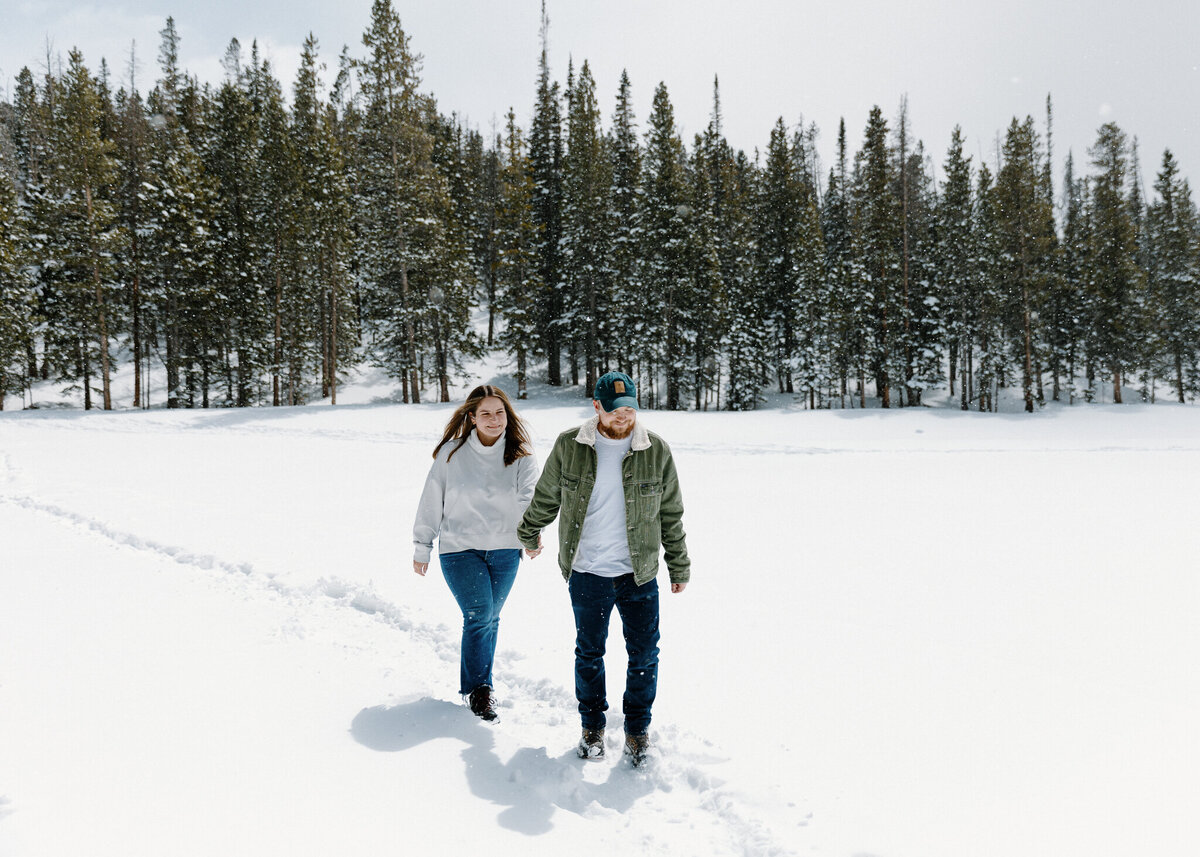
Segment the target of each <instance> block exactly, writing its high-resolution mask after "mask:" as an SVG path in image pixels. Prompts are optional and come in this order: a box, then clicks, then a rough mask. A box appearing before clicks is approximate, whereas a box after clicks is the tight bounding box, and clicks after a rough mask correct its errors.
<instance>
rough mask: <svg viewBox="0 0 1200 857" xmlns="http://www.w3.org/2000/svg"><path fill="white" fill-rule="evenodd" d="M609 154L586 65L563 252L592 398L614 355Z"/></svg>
mask: <svg viewBox="0 0 1200 857" xmlns="http://www.w3.org/2000/svg"><path fill="white" fill-rule="evenodd" d="M611 184H612V175H611V172H610V162H609V155H608V152H607V151H606V146H605V138H604V133H603V130H602V129H601V127H600V109H599V106H598V105H597V103H596V83H595V80H594V79H593V78H592V73H591V70H590V69H589V68H588V64H587V62H586V61H585V62H584V64H583V67H582V68H581V69H580V71H579V78H578V80H576V81H574V85H573V86H572V87H571V92H570V100H569V103H568V113H567V148H566V152H565V155H564V159H563V211H562V238H561V239H560V243H559V247H560V252H561V264H562V277H563V284H564V288H565V291H564V294H563V298H564V299H563V305H564V318H563V323H564V327H565V329H566V331H568V335H569V336H570V337H571V338H572V339H573V340H574V341H575V342H577V343H578V344H579V345H580V346H581V350H582V352H583V363H584V368H585V380H584V395H585V396H588V397H590V396H591V394H592V390H593V388H594V387H595V386H596V379H597V378H598V377H599V376H600V375H601V374H602V372H604V371H605V370H606V369H607V368H608V367H607V360H606V356H607V355H608V354H611V347H610V345H609V342H608V331H609V329H610V328H611V327H612V324H611V321H612V316H611V313H612V309H611V307H612V294H611V288H610V286H611V283H612V279H613V278H612V271H611V269H610V267H609V259H610V255H611V249H610V244H609V239H610V230H611V226H610V219H609V191H610V187H611Z"/></svg>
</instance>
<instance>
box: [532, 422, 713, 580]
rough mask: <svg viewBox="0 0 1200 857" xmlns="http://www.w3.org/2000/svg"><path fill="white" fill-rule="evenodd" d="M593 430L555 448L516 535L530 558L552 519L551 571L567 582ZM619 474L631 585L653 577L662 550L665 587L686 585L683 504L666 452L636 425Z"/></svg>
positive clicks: (587, 484) (591, 475)
mask: <svg viewBox="0 0 1200 857" xmlns="http://www.w3.org/2000/svg"><path fill="white" fill-rule="evenodd" d="M597 422H598V418H596V417H592V418H591V419H590V420H588V421H587V422H586V423H584V424H583V425H582V426H580V427H579V428H574V429H570V430H568V431H565V432H563V433H562V434H560V435H559V436H558V439H557V440H555V441H554V449H553V450H551V452H550V458H549V459H548V460H547V461H546V466H545V468H543V470H542V476H541V478H540V479H538V483H537V487H536V488H535V489H534V491H533V501H532V502H530V504H529V508H528V509H526V510H525V516H524V517H523V518H522V519H521V523H520V525H519V526H518V527H517V539H518V540H519V541H520V542H521V544H523V545H524V546H525V547H527V548H529V549H530V550H535V549H536V548H537V546H538V535H539V534H540V533H541V532H542V530H543V529H545V528H546V527H548V526H549V525H550V522H551V521H553V520H554V518H555V517H556V516H557V517H558V566H559V568H561V569H562V573H563V577H566V578H569V577H570V576H571V565H572V563H573V562H574V561H575V552H576V550H578V548H579V536H580V534H581V533H582V532H583V519H584V517H585V516H586V515H587V510H588V503H589V502H590V501H591V498H592V489H593V488H594V487H595V485H596V424H597ZM621 474H622V480H621V481H622V482H623V483H624V488H625V519H626V521H625V522H626V530H627V532H628V533H629V558H630V559H631V560H633V579H634V580H635V581H636V582H637V584H638V586H641V585H642V584H644V583H646V582H647V581H649V580H652V579H653V578H654V576H655V575H656V574H658V551H659V548H660V547H661V548H662V550H663V558H664V559H665V560H666V562H667V572H668V574H669V575H670V577H671V582H672V583H687V582H688V580H689V579H690V577H691V561H690V560H689V559H688V553H687V544H686V543H685V542H684V532H683V496H682V495H681V494H680V492H679V477H678V475H677V474H676V472H675V461H674V459H672V458H671V449H670V447H668V446H667V444H666V442H665V441H664V440H663V439H662V438H661V437H659V436H658V435H656V434H652V433H651V432H648V431H646V429H645V428H643V427H642V424H641V423H640V422H638V423H635V425H634V429H633V438H632V442H631V444H630V450H629V452H627V453H626V454H625V458H624V460H623V461H622V462H621Z"/></svg>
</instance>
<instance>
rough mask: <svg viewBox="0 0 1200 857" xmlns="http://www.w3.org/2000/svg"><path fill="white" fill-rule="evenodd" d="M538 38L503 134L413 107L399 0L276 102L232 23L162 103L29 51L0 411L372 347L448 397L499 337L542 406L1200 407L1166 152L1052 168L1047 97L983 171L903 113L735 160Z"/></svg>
mask: <svg viewBox="0 0 1200 857" xmlns="http://www.w3.org/2000/svg"><path fill="white" fill-rule="evenodd" d="M547 26H548V21H547V19H546V17H545V14H544V12H543V20H542V27H543V33H542V46H543V47H542V50H541V54H540V57H531V58H530V59H531V63H530V83H531V86H530V96H531V106H532V110H531V111H530V110H529V107H530V105H521V106H520V109H519V110H518V109H514V108H512V107H509V108H508V109H507V113H506V116H505V117H504V119H503V121H501V122H500V123H499V126H498V127H497V128H494V129H492V130H490V131H488V132H487V133H486V135H485V133H484V132H481V131H480V130H478V129H477V128H472V127H468V126H467V125H466V124H465V123H464V122H463V121H461V120H460V118H459V117H457V116H456V115H455V114H454V113H453V112H450V113H447V112H444V111H443V109H442V108H441V107H440V106H439V105H438V104H437V103H436V102H435V100H434V99H433V98H432V97H431V96H429V95H427V94H425V93H423V92H422V81H421V57H420V55H419V53H418V52H417V51H416V49H415V48H414V45H413V43H412V41H411V39H410V36H409V34H407V33H406V32H405V31H404V30H403V28H402V26H401V21H400V19H399V17H398V16H397V14H396V12H395V10H394V8H393V7H392V5H391V2H390V0H375V3H374V5H373V7H372V10H371V18H370V22H369V26H368V28H367V30H366V32H365V33H364V34H363V37H362V43H361V45H360V46H358V49H357V51H354V50H351V49H349V48H345V49H343V50H342V52H341V54H340V55H339V56H337V57H336V58H334V59H323V58H322V57H321V54H320V46H319V44H318V42H317V40H316V39H315V38H314V37H312V36H310V37H309V39H308V41H307V42H306V43H305V45H304V50H303V54H302V58H301V62H300V66H299V70H298V72H297V75H296V78H295V80H294V81H291V82H290V84H285V83H284V82H283V81H281V80H279V79H278V78H277V77H276V75H275V73H274V71H273V69H272V67H271V64H270V63H269V62H267V61H265V60H263V59H262V57H261V56H260V55H259V51H258V49H257V47H256V46H254V45H252V46H250V48H249V49H248V50H247V49H246V48H245V47H244V46H242V45H240V44H239V43H238V42H237V41H236V40H234V41H232V42H231V43H230V45H229V47H228V50H227V52H226V54H225V58H224V81H223V82H222V83H221V84H220V85H219V86H214V85H213V84H209V83H205V84H201V83H200V82H199V81H198V80H197V79H196V78H195V77H192V76H189V74H188V73H187V71H186V70H185V69H183V68H181V67H180V59H179V56H180V53H179V52H180V44H181V34H180V33H179V32H178V31H177V30H176V27H175V24H174V22H173V20H172V19H167V21H166V23H165V27H164V28H163V30H162V32H161V44H160V46H159V50H158V55H157V63H156V66H155V68H156V80H155V81H154V82H153V85H152V86H150V85H149V84H144V83H143V82H142V81H138V80H136V79H134V78H135V75H134V73H133V71H132V70H133V69H136V68H137V66H138V62H137V60H138V58H137V57H134V56H132V55H131V56H130V57H129V58H128V59H129V62H128V69H129V71H128V73H124V74H120V73H114V72H113V70H112V69H111V68H110V67H109V65H108V63H107V62H106V61H101V62H100V64H99V66H98V67H91V68H89V66H88V65H87V64H86V63H85V59H84V57H83V56H82V55H81V54H80V53H79V52H78V51H72V52H71V53H70V54H69V55H68V56H67V57H66V58H65V59H61V58H47V61H46V63H45V65H46V68H47V71H46V72H45V73H44V74H37V75H35V74H34V73H33V72H31V71H30V70H29V68H28V67H26V68H24V69H23V70H22V71H21V72H20V74H19V75H18V77H17V79H16V82H15V87H14V88H13V89H12V92H11V95H10V96H9V98H8V100H7V101H0V407H2V406H3V402H4V396H5V395H6V394H7V395H8V396H9V397H21V399H20V401H25V398H26V397H27V396H28V395H29V391H30V390H31V389H32V386H33V385H34V384H35V383H45V382H52V383H54V384H57V385H58V386H59V388H61V389H63V390H66V391H71V392H72V393H73V394H75V395H79V396H81V398H82V400H83V403H84V406H85V407H87V408H105V409H108V408H112V407H118V406H119V407H138V408H146V407H152V406H153V407H161V406H165V407H171V408H185V407H186V408H198V407H244V406H254V405H292V404H301V403H304V402H308V401H314V400H318V399H326V398H327V399H330V400H332V401H333V402H334V403H336V401H337V392H338V387H339V384H341V383H342V382H343V381H344V380H345V378H346V377H347V374H348V373H349V372H350V371H351V370H352V369H354V368H355V367H356V366H358V365H360V364H370V365H374V366H377V367H380V368H382V369H384V370H386V372H387V373H388V374H389V375H390V376H392V377H394V378H395V379H396V381H397V383H398V384H399V387H400V395H401V396H402V398H403V401H405V402H422V401H448V400H449V398H450V386H451V384H452V383H453V382H454V381H455V380H456V379H458V378H460V377H463V376H464V374H465V370H464V366H465V365H466V363H467V361H469V360H472V359H474V358H476V357H478V356H480V355H481V354H483V353H484V352H485V351H487V350H496V351H500V352H502V353H504V354H505V355H507V358H508V363H507V366H508V367H509V368H510V369H511V371H512V373H513V375H514V376H515V382H516V387H517V390H518V395H519V396H522V397H523V396H524V394H525V391H526V384H527V380H528V379H530V378H534V377H536V378H537V379H539V380H540V381H542V382H545V383H548V384H550V385H554V386H566V385H583V394H584V395H586V394H588V392H589V391H590V390H591V388H592V385H593V383H594V381H595V379H596V378H597V377H598V376H599V375H600V374H602V373H603V372H605V371H608V370H610V369H620V370H623V371H625V372H628V373H629V374H630V375H632V376H633V377H634V378H635V379H636V380H637V382H638V384H639V389H640V392H641V399H642V404H643V407H650V408H666V409H727V410H748V409H754V408H756V407H758V406H759V405H761V404H762V403H763V402H764V401H765V400H766V396H767V394H768V393H771V394H773V393H779V394H792V395H793V396H794V397H795V398H796V400H797V401H799V402H802V403H803V405H804V406H805V407H810V408H860V407H884V408H888V407H911V406H919V405H921V404H922V400H923V396H926V397H929V396H931V395H932V394H931V391H933V390H935V389H937V390H939V391H941V394H942V395H943V396H944V394H945V392H946V391H947V390H948V391H949V393H950V395H951V398H952V401H954V402H955V403H956V405H958V406H961V407H962V408H963V409H974V410H994V409H995V408H996V407H997V399H998V397H999V395H1000V391H1001V390H1002V389H1004V388H1011V389H1012V390H1014V391H1020V392H1019V398H1020V399H1022V400H1023V401H1024V405H1025V408H1026V410H1029V411H1033V410H1035V409H1037V408H1038V407H1039V406H1041V405H1042V404H1044V403H1046V402H1047V401H1061V402H1064V403H1073V402H1079V401H1101V400H1103V401H1108V402H1117V403H1120V402H1122V401H1130V400H1131V399H1136V400H1137V401H1147V402H1150V401H1154V400H1155V399H1156V398H1159V397H1166V398H1169V399H1170V400H1173V401H1178V402H1188V401H1193V400H1194V399H1195V397H1196V395H1197V393H1198V392H1200V363H1198V358H1200V219H1198V217H1197V210H1196V204H1195V202H1194V201H1193V199H1192V196H1191V190H1190V187H1189V184H1188V181H1187V180H1186V178H1185V177H1184V175H1183V172H1182V167H1181V165H1180V164H1178V163H1177V162H1176V160H1175V158H1174V156H1173V155H1172V153H1171V152H1170V151H1165V152H1163V153H1162V155H1161V157H1156V158H1155V160H1154V162H1153V163H1152V165H1151V166H1150V167H1148V169H1147V170H1146V173H1145V174H1143V169H1142V166H1141V158H1140V154H1139V152H1138V148H1137V142H1136V138H1133V137H1131V136H1130V134H1129V133H1128V132H1126V131H1125V130H1123V129H1121V128H1119V127H1118V126H1117V125H1115V124H1105V125H1103V126H1102V127H1100V128H1099V129H1098V130H1097V132H1096V138H1095V141H1094V143H1093V145H1091V146H1090V148H1089V149H1088V150H1087V152H1086V157H1083V156H1082V155H1081V157H1079V158H1078V159H1076V157H1075V155H1074V153H1071V154H1068V155H1067V157H1066V158H1065V159H1063V160H1061V161H1056V160H1055V152H1054V149H1053V105H1052V101H1051V100H1050V98H1049V97H1047V100H1046V104H1045V114H1044V115H1041V116H1039V117H1037V118H1036V119H1035V118H1034V117H1031V116H1030V117H1025V118H1014V119H1013V120H1012V122H1011V124H1010V125H1009V126H1008V127H1007V128H1004V129H1000V133H999V135H998V137H997V150H996V151H995V152H994V157H989V159H988V162H987V163H984V162H980V161H977V160H976V159H973V158H972V157H971V156H968V155H967V154H966V153H965V152H964V136H963V134H962V132H961V131H959V130H957V129H956V130H955V132H954V134H953V135H952V137H951V139H949V140H947V141H939V143H938V145H937V147H936V148H934V147H931V148H927V147H926V144H925V143H924V142H923V141H921V140H919V139H914V137H913V135H912V133H911V129H910V122H909V115H908V104H907V101H906V100H905V99H901V100H900V102H899V104H898V107H897V108H896V109H895V111H894V112H893V111H888V112H885V111H884V110H882V109H880V108H879V107H876V108H874V109H873V110H871V111H870V114H869V116H867V117H863V119H864V120H865V121H864V122H863V124H862V126H861V130H855V128H854V127H853V126H851V127H850V128H849V129H848V128H847V124H846V121H845V120H843V121H842V123H841V124H840V127H839V128H838V129H837V131H836V135H837V136H836V140H837V145H836V158H835V159H834V163H832V164H822V163H821V159H820V158H819V157H818V156H817V146H816V141H817V136H818V129H817V128H816V127H815V126H814V125H812V124H806V123H805V122H804V121H799V122H797V123H794V124H788V123H787V122H785V120H784V119H783V118H780V119H779V120H778V122H777V123H776V124H775V126H774V128H772V129H770V134H769V139H768V140H767V142H766V146H765V148H764V149H763V150H761V151H759V150H755V151H753V152H750V153H747V152H745V151H735V150H734V149H733V148H732V147H731V146H730V144H729V143H728V142H727V140H726V139H725V136H724V133H723V129H722V113H721V99H720V89H719V84H718V82H717V81H715V80H714V81H713V98H712V111H711V115H710V116H709V117H708V123H707V127H706V128H705V130H704V131H703V133H701V134H697V135H695V137H694V138H693V139H691V140H684V139H682V136H681V134H680V133H679V130H678V125H677V122H676V118H675V115H674V110H673V107H672V103H671V97H670V95H669V93H668V90H667V87H666V85H665V84H662V83H659V84H657V85H656V88H655V89H654V90H653V93H654V97H653V106H652V109H651V112H650V115H649V116H646V117H638V116H636V115H634V111H633V107H632V92H633V90H632V87H633V85H634V84H633V82H631V81H630V80H629V79H628V76H627V75H623V76H622V78H621V79H620V80H619V81H612V82H608V81H604V82H601V83H600V84H598V83H597V81H596V80H595V79H593V76H592V72H591V70H590V69H589V66H588V63H587V62H586V61H584V62H582V63H581V64H579V65H578V66H576V65H575V64H574V63H572V65H571V66H570V67H569V68H568V69H567V70H566V74H565V78H563V79H561V80H560V79H556V78H555V76H554V75H553V74H552V71H551V68H550V66H549V62H548V58H547V50H546V47H545V45H546V43H547V35H546V28H547ZM131 54H132V52H131ZM535 61H536V62H535ZM325 68H328V69H329V70H330V71H329V73H328V74H325V73H323V69H325ZM326 78H329V79H328V80H327V79H326ZM610 83H611V89H610V88H609V86H610ZM285 86H290V89H285ZM139 87H141V88H139ZM143 90H144V91H143ZM10 102H11V103H10ZM526 114H527V115H529V116H531V119H530V121H529V122H528V123H527V124H528V127H522V122H521V120H520V117H521V116H523V115H526ZM118 367H120V370H121V372H122V373H125V372H130V373H132V377H133V383H132V400H131V401H115V400H114V392H113V389H112V388H113V384H112V378H113V375H114V373H115V372H116V371H117V368H118ZM152 379H153V380H154V389H155V390H157V391H163V390H165V393H162V394H161V395H160V396H159V399H160V400H159V401H153V402H152V401H151V400H150V390H151V380H152ZM127 388H128V384H126V385H125V387H123V389H127ZM13 403H14V402H13V400H11V399H10V406H11V405H12V404H13Z"/></svg>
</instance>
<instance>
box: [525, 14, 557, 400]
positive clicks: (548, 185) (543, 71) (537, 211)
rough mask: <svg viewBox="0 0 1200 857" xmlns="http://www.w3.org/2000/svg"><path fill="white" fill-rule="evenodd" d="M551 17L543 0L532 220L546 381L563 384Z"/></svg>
mask: <svg viewBox="0 0 1200 857" xmlns="http://www.w3.org/2000/svg"><path fill="white" fill-rule="evenodd" d="M549 37H550V19H549V18H548V17H547V15H546V4H545V2H544V0H543V2H542V25H541V40H542V51H541V56H540V58H539V60H538V84H537V101H536V103H535V105H534V113H533V127H532V128H531V130H530V135H529V159H530V163H531V165H532V169H533V186H534V204H533V213H534V223H535V224H536V226H537V230H538V236H539V238H538V276H539V279H540V280H541V282H542V287H543V289H544V293H543V295H542V298H541V300H539V301H538V305H539V307H540V308H541V311H540V313H539V318H538V340H539V348H540V351H541V352H542V353H543V354H545V355H546V382H547V383H548V384H550V386H552V387H558V386H560V385H561V384H562V346H563V342H562V314H563V285H562V259H561V252H560V249H559V247H560V242H561V240H562V207H563V142H562V110H561V108H560V106H559V85H558V83H557V82H554V81H551V79H550V60H549V56H548V54H549Z"/></svg>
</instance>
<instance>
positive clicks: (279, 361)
mask: <svg viewBox="0 0 1200 857" xmlns="http://www.w3.org/2000/svg"><path fill="white" fill-rule="evenodd" d="M279 253H280V239H279V238H276V239H275V254H276V262H275V349H274V356H273V360H272V366H271V394H272V395H271V404H272V405H273V406H274V407H276V408H277V407H279V405H280V393H281V392H282V391H281V390H280V388H279V373H280V371H281V370H282V366H283V272H282V271H280V270H279V261H278V259H279Z"/></svg>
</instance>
